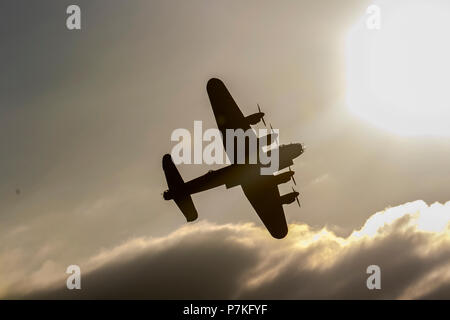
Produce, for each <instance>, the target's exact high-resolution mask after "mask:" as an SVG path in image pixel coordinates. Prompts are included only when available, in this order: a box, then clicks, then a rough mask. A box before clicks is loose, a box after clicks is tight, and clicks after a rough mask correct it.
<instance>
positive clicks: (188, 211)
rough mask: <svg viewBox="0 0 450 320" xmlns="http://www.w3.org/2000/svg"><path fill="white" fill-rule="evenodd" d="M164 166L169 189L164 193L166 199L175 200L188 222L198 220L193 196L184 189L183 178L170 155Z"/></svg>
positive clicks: (163, 163)
mask: <svg viewBox="0 0 450 320" xmlns="http://www.w3.org/2000/svg"><path fill="white" fill-rule="evenodd" d="M162 166H163V169H164V173H165V175H166V180H167V186H168V187H169V190H166V191H165V192H164V199H166V200H174V201H175V203H176V204H177V206H178V208H180V210H181V212H182V213H183V215H184V216H185V217H186V220H187V221H188V222H190V221H194V220H196V219H197V217H198V213H197V210H196V209H195V206H194V203H193V202H192V198H191V196H190V195H189V194H188V192H187V190H185V188H184V181H183V178H182V177H181V175H180V173H179V172H178V169H177V167H176V166H175V164H174V163H173V161H172V157H171V156H170V154H166V155H164V157H163V160H162Z"/></svg>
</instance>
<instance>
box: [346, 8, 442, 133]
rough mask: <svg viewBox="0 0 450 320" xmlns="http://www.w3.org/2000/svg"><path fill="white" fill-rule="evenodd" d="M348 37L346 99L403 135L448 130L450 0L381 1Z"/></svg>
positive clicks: (360, 113)
mask: <svg viewBox="0 0 450 320" xmlns="http://www.w3.org/2000/svg"><path fill="white" fill-rule="evenodd" d="M374 4H376V5H378V7H379V8H380V10H381V11H380V13H381V28H380V29H379V30H369V29H368V28H367V27H366V19H367V18H368V17H369V16H370V15H367V16H365V17H364V18H363V19H361V21H359V22H358V23H357V24H356V25H355V26H354V27H353V28H352V30H351V31H350V33H349V35H348V38H347V47H346V50H347V52H346V54H347V61H346V65H347V70H346V71H347V105H348V107H349V108H350V110H351V111H352V112H353V113H355V114H357V115H358V116H360V117H361V118H363V119H365V120H367V121H369V122H371V123H372V124H374V125H376V126H377V127H380V128H383V129H386V130H389V131H391V132H394V133H397V134H401V135H435V136H442V135H445V136H450V0H395V1H393V0H386V1H378V2H375V3H374Z"/></svg>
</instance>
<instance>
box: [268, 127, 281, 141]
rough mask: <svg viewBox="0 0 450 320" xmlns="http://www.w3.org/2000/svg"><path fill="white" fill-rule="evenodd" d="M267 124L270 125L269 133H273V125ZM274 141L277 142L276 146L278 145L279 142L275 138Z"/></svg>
mask: <svg viewBox="0 0 450 320" xmlns="http://www.w3.org/2000/svg"><path fill="white" fill-rule="evenodd" d="M269 125H270V133H273V127H272V124H271V123H270V124H269ZM275 142H276V144H277V146H278V145H279V144H278V140H277V139H275Z"/></svg>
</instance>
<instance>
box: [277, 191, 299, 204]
mask: <svg viewBox="0 0 450 320" xmlns="http://www.w3.org/2000/svg"><path fill="white" fill-rule="evenodd" d="M297 196H298V192H291V193H288V194H285V195H283V196H281V197H280V200H281V204H289V203H292V202H294V201H295V198H296V197H297Z"/></svg>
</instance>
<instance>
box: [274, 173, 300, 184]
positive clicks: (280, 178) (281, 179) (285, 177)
mask: <svg viewBox="0 0 450 320" xmlns="http://www.w3.org/2000/svg"><path fill="white" fill-rule="evenodd" d="M294 173H295V172H294V171H287V172H283V173H280V174H277V175H275V176H273V178H274V179H275V183H276V184H282V183H286V182H288V181H289V180H290V179H291V178H292V176H293V175H294Z"/></svg>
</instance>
